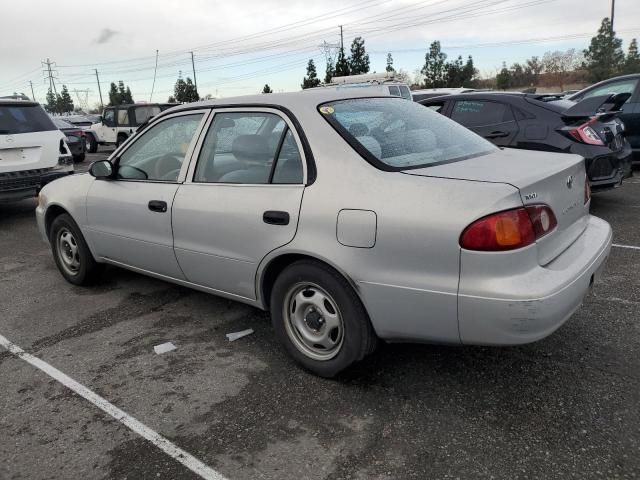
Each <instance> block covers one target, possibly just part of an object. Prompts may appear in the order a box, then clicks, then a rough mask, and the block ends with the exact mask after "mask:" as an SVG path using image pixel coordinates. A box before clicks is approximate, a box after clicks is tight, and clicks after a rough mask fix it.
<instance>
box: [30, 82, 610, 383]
mask: <svg viewBox="0 0 640 480" xmlns="http://www.w3.org/2000/svg"><path fill="white" fill-rule="evenodd" d="M589 200H590V192H589V185H588V182H587V181H586V175H585V168H584V161H583V159H582V158H580V157H577V156H574V155H568V154H553V153H546V152H545V153H541V152H528V151H524V150H501V149H498V148H496V147H494V146H493V145H492V144H490V143H489V142H487V141H485V140H484V139H482V138H480V137H479V136H477V135H476V134H474V133H472V132H470V131H468V130H466V129H465V128H463V127H461V126H460V125H458V124H457V123H455V122H453V121H451V120H449V119H447V118H445V117H443V116H442V115H439V114H437V113H435V112H433V111H431V110H429V109H428V108H425V107H423V106H421V105H418V104H416V103H413V102H409V101H405V100H402V99H396V98H389V97H387V98H371V97H367V96H366V92H364V91H362V92H357V91H348V92H336V91H328V90H322V89H320V90H313V91H305V92H299V93H293V94H271V95H261V96H253V97H243V98H236V99H225V100H216V101H212V102H204V103H195V104H188V105H183V106H179V107H175V108H172V109H171V110H168V111H166V112H163V113H162V114H160V115H158V116H157V117H156V118H154V119H153V120H152V121H151V122H150V123H149V124H148V125H147V126H146V127H145V128H144V129H143V130H141V131H140V132H138V134H137V135H136V136H135V137H133V138H131V139H130V140H129V141H128V142H126V143H125V144H124V145H122V146H121V147H120V148H119V149H118V150H116V151H115V152H114V153H113V155H112V156H111V157H110V158H109V160H106V161H100V162H96V163H94V164H93V165H92V167H91V170H90V174H84V175H75V176H72V177H68V178H64V179H61V180H58V181H56V182H53V183H51V184H49V185H47V186H46V187H45V188H44V189H43V190H42V192H41V193H40V198H39V206H38V208H37V211H36V217H37V221H38V226H39V228H40V231H41V233H42V235H43V237H44V238H45V239H46V241H47V242H49V243H50V245H51V248H52V252H53V256H54V258H55V261H56V263H57V265H58V267H59V269H60V272H61V273H62V275H63V277H64V278H65V279H67V280H68V281H69V282H71V283H74V284H77V285H86V284H89V283H91V282H94V281H96V280H97V279H99V274H100V270H101V269H100V267H101V266H102V265H104V264H111V265H116V266H119V267H123V268H128V269H131V270H134V271H136V272H140V273H142V274H145V275H151V276H153V277H156V278H160V279H163V280H166V281H169V282H173V283H177V284H180V285H184V286H188V287H192V288H195V289H197V290H201V291H204V292H209V293H213V294H216V295H220V296H224V297H227V298H231V299H234V300H237V301H240V302H244V303H248V304H250V305H253V306H255V307H258V308H261V309H265V310H270V312H271V317H272V319H273V326H274V329H275V332H276V334H277V336H278V338H279V339H280V341H281V342H282V343H283V344H284V346H285V347H286V349H287V350H288V352H289V353H290V354H291V355H292V356H293V357H294V358H295V359H296V360H297V361H298V362H300V363H301V364H302V365H303V366H304V367H306V368H308V369H309V370H311V371H313V372H315V373H317V374H319V375H322V376H333V375H335V374H336V373H338V372H339V371H341V370H343V369H344V368H346V367H347V366H349V365H351V364H352V363H354V362H356V361H359V360H361V359H362V358H364V357H365V356H366V355H367V354H369V353H371V352H372V351H373V350H374V349H375V347H376V344H377V343H378V341H379V339H382V340H385V341H411V342H414V341H418V342H439V343H449V344H482V345H514V344H521V343H527V342H533V341H536V340H539V339H541V338H543V337H545V336H547V335H549V334H550V333H552V332H553V331H554V330H556V329H557V328H558V327H560V325H562V323H563V322H565V321H566V320H567V319H568V318H569V317H570V316H571V315H572V313H573V312H574V311H575V310H576V309H577V308H578V307H579V306H580V305H581V303H582V300H583V298H584V296H585V295H586V294H587V292H588V291H589V288H590V286H591V285H592V284H593V283H594V281H595V280H596V279H597V278H598V276H599V273H600V272H601V271H602V268H603V265H604V262H605V260H606V258H607V256H608V254H609V250H610V247H611V228H610V227H609V225H608V224H607V223H606V222H604V221H602V220H600V219H598V218H596V217H593V216H591V215H590V214H589V203H590V202H589Z"/></svg>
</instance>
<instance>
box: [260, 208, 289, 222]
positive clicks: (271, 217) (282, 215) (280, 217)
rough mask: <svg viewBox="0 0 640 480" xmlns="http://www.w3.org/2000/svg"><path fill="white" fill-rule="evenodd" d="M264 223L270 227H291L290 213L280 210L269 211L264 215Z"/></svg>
mask: <svg viewBox="0 0 640 480" xmlns="http://www.w3.org/2000/svg"><path fill="white" fill-rule="evenodd" d="M262 221H263V222H264V223H268V224H270V225H289V213H288V212H281V211H278V210H267V211H266V212H264V214H263V215H262Z"/></svg>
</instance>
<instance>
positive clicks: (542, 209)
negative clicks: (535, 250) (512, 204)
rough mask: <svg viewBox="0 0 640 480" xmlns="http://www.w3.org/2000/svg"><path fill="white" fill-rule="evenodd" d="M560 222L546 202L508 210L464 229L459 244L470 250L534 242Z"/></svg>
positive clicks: (510, 248)
mask: <svg viewBox="0 0 640 480" xmlns="http://www.w3.org/2000/svg"><path fill="white" fill-rule="evenodd" d="M557 224H558V222H557V220H556V216H555V215H554V214H553V211H552V210H551V209H550V208H549V207H548V206H547V205H529V206H527V207H521V208H516V209H513V210H506V211H503V212H498V213H494V214H492V215H489V216H486V217H483V218H481V219H479V220H476V221H475V222H473V223H472V224H471V225H469V226H468V227H467V228H465V229H464V231H463V232H462V235H461V236H460V246H461V247H462V248H465V249H467V250H480V251H486V252H499V251H505V250H515V249H517V248H522V247H526V246H527V245H531V244H532V243H534V242H535V241H536V240H538V239H539V238H541V237H543V236H545V235H546V234H547V233H549V232H551V231H552V230H553V229H554V228H556V225H557Z"/></svg>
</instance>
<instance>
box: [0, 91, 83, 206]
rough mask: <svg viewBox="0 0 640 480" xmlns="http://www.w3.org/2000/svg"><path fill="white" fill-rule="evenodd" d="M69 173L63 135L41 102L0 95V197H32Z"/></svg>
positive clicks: (70, 172)
mask: <svg viewBox="0 0 640 480" xmlns="http://www.w3.org/2000/svg"><path fill="white" fill-rule="evenodd" d="M72 173H73V157H72V156H71V152H70V151H69V147H68V146H67V143H66V141H65V136H64V134H63V133H62V132H61V131H60V130H58V129H57V128H56V126H55V125H54V124H53V121H52V120H51V118H50V117H49V115H47V113H46V112H45V111H44V109H43V108H42V107H41V106H40V104H38V103H36V102H30V101H24V100H8V99H0V201H12V200H21V199H23V198H28V197H33V196H35V195H36V194H37V193H38V191H39V190H40V189H41V188H42V187H43V186H44V185H46V184H47V183H49V182H50V181H52V180H55V179H56V178H59V177H63V176H66V175H69V174H72Z"/></svg>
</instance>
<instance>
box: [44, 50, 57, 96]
mask: <svg viewBox="0 0 640 480" xmlns="http://www.w3.org/2000/svg"><path fill="white" fill-rule="evenodd" d="M42 63H43V64H44V65H46V66H47V72H46V73H47V76H48V77H49V90H51V91H53V93H54V94H55V95H56V96H57V95H58V92H57V91H56V82H54V81H53V71H52V70H51V60H49V59H48V58H47V61H46V62H42Z"/></svg>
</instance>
